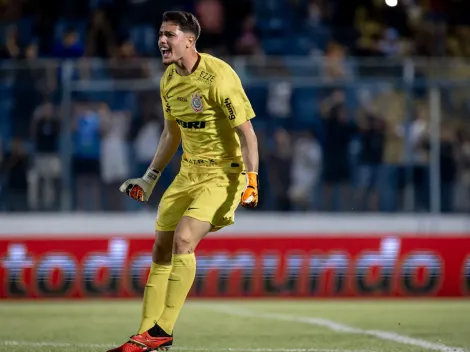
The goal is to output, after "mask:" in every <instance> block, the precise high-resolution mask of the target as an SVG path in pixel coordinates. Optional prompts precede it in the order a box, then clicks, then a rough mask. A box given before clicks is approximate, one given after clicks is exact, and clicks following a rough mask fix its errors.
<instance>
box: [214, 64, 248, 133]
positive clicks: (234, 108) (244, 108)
mask: <svg viewBox="0 0 470 352" xmlns="http://www.w3.org/2000/svg"><path fill="white" fill-rule="evenodd" d="M213 89H214V99H215V102H216V104H217V105H218V106H219V107H220V108H221V109H222V111H223V112H224V114H225V116H226V117H227V119H228V121H229V123H230V125H231V126H232V127H237V126H239V125H241V124H242V123H244V122H246V121H248V120H250V119H252V118H253V117H255V112H254V111H253V108H252V107H251V103H250V101H249V100H248V97H247V96H246V93H245V90H244V89H243V86H242V82H241V81H240V78H239V77H238V75H237V74H236V73H235V72H234V71H233V70H230V72H229V74H227V75H223V78H221V79H220V80H218V81H216V84H215V85H213Z"/></svg>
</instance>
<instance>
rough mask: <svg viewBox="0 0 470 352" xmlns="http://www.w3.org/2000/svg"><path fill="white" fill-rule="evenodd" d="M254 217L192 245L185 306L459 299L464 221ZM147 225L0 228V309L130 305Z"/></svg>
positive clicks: (463, 292)
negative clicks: (192, 300)
mask: <svg viewBox="0 0 470 352" xmlns="http://www.w3.org/2000/svg"><path fill="white" fill-rule="evenodd" d="M259 214H260V213H254V214H247V213H245V212H240V214H239V215H237V219H236V224H235V225H233V226H231V227H228V228H226V229H224V230H222V231H219V232H216V233H213V234H211V235H210V236H208V237H207V238H206V239H205V240H204V241H203V242H202V243H201V244H200V247H199V248H198V251H197V258H198V270H197V277H196V280H195V283H194V285H193V289H192V291H191V297H201V298H202V297H204V298H206V297H208V298H241V297H245V298H255V297H260V298H265V297H273V298H278V297H304V298H352V297H377V298H378V297H395V298H399V297H463V296H470V219H469V218H468V217H464V216H428V215H423V216H415V215H409V216H403V215H396V216H395V215H393V216H392V215H386V216H385V215H384V216H377V215H345V214H343V215H310V214H306V215H284V214H267V215H266V214H263V215H259ZM154 220H155V216H154V215H148V214H139V215H135V214H129V215H122V214H111V215H109V214H106V215H103V214H93V215H86V214H78V215H77V214H75V215H63V214H60V215H58V214H47V215H45V214H35V215H24V216H23V215H5V216H0V279H1V281H2V285H1V286H0V298H1V299H30V298H82V299H83V298H96V297H116V298H132V297H140V296H141V295H142V292H143V289H144V286H145V281H146V277H147V273H148V267H149V264H150V262H151V253H150V251H151V248H152V243H153V230H152V229H153V226H154Z"/></svg>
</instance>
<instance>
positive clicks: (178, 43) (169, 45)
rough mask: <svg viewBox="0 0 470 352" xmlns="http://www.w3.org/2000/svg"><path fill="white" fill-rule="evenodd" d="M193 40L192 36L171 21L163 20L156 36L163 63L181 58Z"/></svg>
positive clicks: (169, 62) (170, 62)
mask: <svg viewBox="0 0 470 352" xmlns="http://www.w3.org/2000/svg"><path fill="white" fill-rule="evenodd" d="M193 42H194V36H192V35H191V34H189V33H185V32H183V31H181V29H180V28H179V26H178V25H177V24H176V23H173V22H163V23H162V25H161V27H160V32H159V36H158V47H159V49H160V52H161V53H162V61H163V64H164V65H170V64H172V63H176V62H178V61H179V60H181V59H182V58H183V57H184V56H185V55H186V53H187V52H188V49H189V48H190V47H191V45H192V44H193Z"/></svg>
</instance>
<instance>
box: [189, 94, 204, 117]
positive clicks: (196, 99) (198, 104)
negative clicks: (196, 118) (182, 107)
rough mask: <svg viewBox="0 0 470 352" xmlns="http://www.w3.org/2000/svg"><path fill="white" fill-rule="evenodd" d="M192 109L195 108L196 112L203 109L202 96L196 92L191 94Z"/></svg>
mask: <svg viewBox="0 0 470 352" xmlns="http://www.w3.org/2000/svg"><path fill="white" fill-rule="evenodd" d="M190 103H191V109H193V110H194V112H196V113H198V112H201V111H202V110H203V106H202V97H201V95H200V94H199V93H198V92H196V93H193V94H192V95H191V102H190Z"/></svg>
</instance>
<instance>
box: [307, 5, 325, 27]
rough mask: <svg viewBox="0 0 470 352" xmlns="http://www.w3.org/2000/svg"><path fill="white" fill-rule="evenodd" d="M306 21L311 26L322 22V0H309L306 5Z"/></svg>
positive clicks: (323, 8) (323, 9) (323, 7)
mask: <svg viewBox="0 0 470 352" xmlns="http://www.w3.org/2000/svg"><path fill="white" fill-rule="evenodd" d="M307 11H308V13H307V22H308V24H309V25H310V26H312V27H317V26H319V25H321V24H323V20H324V16H325V15H324V12H325V4H324V2H323V1H322V0H309V1H308V7H307Z"/></svg>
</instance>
